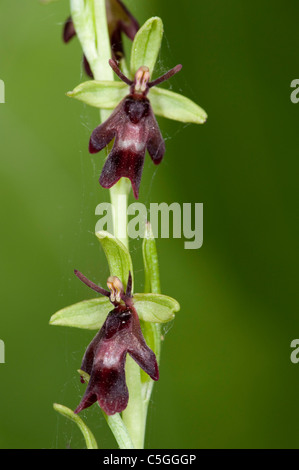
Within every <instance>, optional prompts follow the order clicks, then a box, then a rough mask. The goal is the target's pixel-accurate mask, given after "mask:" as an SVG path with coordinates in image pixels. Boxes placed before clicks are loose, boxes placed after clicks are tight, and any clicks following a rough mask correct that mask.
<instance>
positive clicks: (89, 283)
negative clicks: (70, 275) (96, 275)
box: [74, 269, 110, 297]
mask: <svg viewBox="0 0 299 470" xmlns="http://www.w3.org/2000/svg"><path fill="white" fill-rule="evenodd" d="M74 273H75V275H76V276H77V278H78V279H80V281H82V282H83V283H84V284H85V285H86V286H88V287H90V288H91V289H92V290H94V291H95V292H98V294H102V295H105V296H106V297H110V292H109V291H108V290H105V289H103V288H102V287H100V286H98V285H97V284H95V283H94V282H92V281H90V280H89V279H87V277H85V276H84V274H82V273H80V271H78V270H77V269H75V270H74Z"/></svg>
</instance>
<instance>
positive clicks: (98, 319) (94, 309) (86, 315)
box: [50, 297, 113, 330]
mask: <svg viewBox="0 0 299 470" xmlns="http://www.w3.org/2000/svg"><path fill="white" fill-rule="evenodd" d="M112 309H113V306H112V305H111V303H110V301H109V299H108V298H107V297H99V298H98V299H90V300H83V301H82V302H78V303H76V304H74V305H70V306H69V307H65V308H63V309H61V310H59V311H58V312H56V313H54V315H52V317H51V318H50V325H58V326H71V327H74V328H82V329H85V330H99V329H100V328H101V327H102V326H103V324H104V322H105V320H106V318H107V315H108V313H109V312H110V311H111V310H112Z"/></svg>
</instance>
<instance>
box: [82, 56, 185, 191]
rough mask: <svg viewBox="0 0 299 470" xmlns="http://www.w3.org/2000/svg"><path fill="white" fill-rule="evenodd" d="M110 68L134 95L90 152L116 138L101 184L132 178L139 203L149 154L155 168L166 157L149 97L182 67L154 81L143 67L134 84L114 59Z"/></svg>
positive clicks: (97, 134) (96, 135)
mask: <svg viewBox="0 0 299 470" xmlns="http://www.w3.org/2000/svg"><path fill="white" fill-rule="evenodd" d="M109 64H110V66H111V68H112V69H113V70H114V72H115V73H116V74H117V75H118V77H119V78H120V79H121V80H122V81H123V82H125V83H126V84H127V85H129V86H130V93H129V94H128V95H127V96H126V97H125V98H124V99H123V100H122V101H121V102H120V103H119V105H118V106H117V107H116V108H115V110H114V111H113V113H112V114H111V116H110V117H109V118H108V119H107V120H106V121H105V122H104V123H103V124H101V125H100V126H98V127H97V128H96V129H95V130H94V131H93V133H92V135H91V137H90V141H89V152H90V153H96V152H99V151H100V150H102V149H103V148H105V147H106V146H107V145H108V144H109V143H110V142H111V141H112V139H113V138H115V142H114V145H113V148H112V150H111V152H110V154H109V156H108V158H107V160H106V162H105V165H104V168H103V170H102V173H101V176H100V184H101V185H102V186H103V187H104V188H111V187H112V186H113V185H114V184H115V183H117V181H118V180H119V179H120V178H122V177H126V178H129V179H130V181H131V183H132V188H133V192H134V196H135V198H136V199H138V194H139V186H140V182H141V176H142V170H143V165H144V157H145V152H146V150H148V153H149V154H150V157H151V158H152V160H153V162H154V164H155V165H158V164H159V163H160V162H161V160H162V158H163V156H164V153H165V144H164V140H163V137H162V135H161V132H160V129H159V125H158V123H157V120H156V118H155V115H154V112H153V110H152V107H151V104H150V101H149V99H148V98H147V95H148V92H149V90H150V89H151V88H152V87H154V86H156V85H159V84H160V83H162V82H164V81H165V80H168V79H169V78H171V77H172V76H173V75H175V74H176V73H178V72H179V71H180V70H181V68H182V65H177V66H176V67H174V68H173V69H171V70H169V71H168V72H167V73H165V74H164V75H162V76H161V77H159V78H157V79H156V80H154V81H150V72H149V69H148V67H145V66H143V67H140V68H139V69H138V70H137V72H136V74H135V78H134V80H130V79H129V78H127V77H126V76H125V75H124V74H123V73H122V72H121V71H120V69H119V67H118V65H117V63H116V61H115V60H113V59H110V61H109Z"/></svg>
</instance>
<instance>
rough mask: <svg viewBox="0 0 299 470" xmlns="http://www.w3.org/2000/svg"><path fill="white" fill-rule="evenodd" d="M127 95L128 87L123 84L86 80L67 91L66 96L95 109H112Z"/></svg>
mask: <svg viewBox="0 0 299 470" xmlns="http://www.w3.org/2000/svg"><path fill="white" fill-rule="evenodd" d="M128 93H129V87H128V85H127V84H126V83H124V82H113V81H110V80H103V81H97V80H88V81H87V82H83V83H80V85H78V86H76V88H74V90H72V91H69V92H68V93H67V96H69V97H70V98H75V99H76V100H79V101H83V103H85V104H88V105H90V106H95V107H96V108H101V109H114V108H116V106H117V105H118V104H119V103H120V101H121V100H122V99H123V98H124V97H125V96H126V95H128Z"/></svg>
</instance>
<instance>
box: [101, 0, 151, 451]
mask: <svg viewBox="0 0 299 470" xmlns="http://www.w3.org/2000/svg"><path fill="white" fill-rule="evenodd" d="M93 5H94V18H95V30H96V40H97V52H98V58H97V61H96V64H95V66H94V67H92V71H93V73H94V77H95V79H96V80H113V79H114V77H113V71H112V69H111V67H110V66H109V64H108V60H109V59H110V57H111V46H110V38H109V34H108V26H107V16H106V6H105V0H93ZM110 112H111V111H107V110H101V112H100V116H101V121H102V122H103V121H104V120H105V119H107V117H109V115H110ZM129 191H130V184H129V182H128V180H126V179H124V178H122V179H121V180H120V181H119V182H118V183H117V184H116V185H114V186H113V187H112V188H111V190H110V197H111V203H112V207H113V214H114V215H113V217H114V236H115V237H116V238H118V239H119V240H120V241H122V243H123V244H124V245H125V246H126V247H127V248H128V245H129V243H128V235H127V206H128V196H129ZM122 281H123V282H125V281H126V280H124V279H122ZM126 381H127V386H128V389H129V397H130V398H129V403H128V406H127V408H126V409H125V410H124V412H123V413H122V421H119V420H120V417H118V418H116V419H117V423H118V424H119V425H120V424H121V425H120V426H117V427H116V428H115V427H114V426H111V423H114V420H115V418H114V420H113V418H112V419H111V417H110V418H108V420H107V422H108V424H109V426H110V428H111V430H112V432H113V433H114V435H115V438H116V440H117V442H118V443H119V442H120V440H119V439H120V436H125V434H124V433H123V432H122V429H126V430H127V431H128V433H129V435H130V437H131V440H132V442H133V445H134V447H136V448H143V441H144V410H143V403H142V394H141V378H140V369H139V366H138V365H137V364H136V363H135V362H134V361H133V360H132V359H131V358H130V357H128V358H127V361H126ZM115 432H116V434H115ZM121 445H123V446H127V445H129V443H128V440H127V439H126V436H125V437H124V438H123V440H122V443H121ZM126 448H132V447H126Z"/></svg>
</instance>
